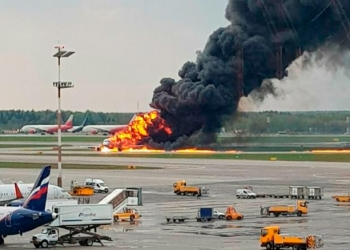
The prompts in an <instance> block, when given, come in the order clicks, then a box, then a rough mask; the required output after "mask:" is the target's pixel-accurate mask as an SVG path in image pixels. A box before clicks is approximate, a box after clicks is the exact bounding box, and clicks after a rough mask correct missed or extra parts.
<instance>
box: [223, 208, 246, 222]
mask: <svg viewBox="0 0 350 250" xmlns="http://www.w3.org/2000/svg"><path fill="white" fill-rule="evenodd" d="M243 218H244V215H243V214H241V213H238V212H237V211H236V209H235V208H234V207H233V206H228V207H227V209H226V213H225V219H226V220H242V219H243Z"/></svg>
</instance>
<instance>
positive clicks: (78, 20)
mask: <svg viewBox="0 0 350 250" xmlns="http://www.w3.org/2000/svg"><path fill="white" fill-rule="evenodd" d="M226 4H227V0H215V1H212V0H177V1H173V0H101V1H96V0H95V1H94V0H52V1H47V0H32V1H26V0H17V1H12V0H2V1H1V3H0V29H1V31H2V34H1V39H0V58H1V60H0V74H1V78H0V86H1V91H0V110H7V109H24V110H31V109H34V110H46V109H51V110H56V109H57V89H55V88H54V87H53V86H52V83H53V82H55V81H57V79H58V69H57V59H56V58H54V57H53V56H52V55H53V54H54V53H56V51H55V49H54V46H55V45H57V44H60V45H64V46H66V49H67V50H72V51H75V52H76V53H75V54H74V55H72V56H71V57H69V58H64V59H62V63H61V66H62V67H61V80H62V81H71V82H73V83H74V85H75V87H74V88H73V89H65V90H63V91H62V109H64V110H73V111H86V110H92V111H103V112H135V111H148V110H150V107H149V103H150V101H151V99H152V94H153V90H154V88H156V87H157V86H158V85H159V81H160V80H161V79H162V78H163V77H173V78H175V79H177V78H178V76H177V72H178V70H179V69H180V68H181V67H182V65H183V64H184V63H185V62H186V61H194V60H195V58H196V51H198V50H202V49H203V48H204V45H205V43H206V41H207V39H208V37H209V35H210V34H211V33H212V32H213V31H214V30H216V29H217V28H219V27H224V26H227V25H228V24H229V23H228V22H227V20H226V19H225V8H226ZM291 72H293V74H291V76H290V77H288V78H287V79H284V80H282V81H281V82H276V88H277V90H278V91H277V92H278V93H280V94H279V95H278V97H277V98H275V97H272V96H269V97H267V98H266V99H265V101H264V102H262V103H256V102H254V101H252V100H251V99H250V98H245V100H243V101H242V104H241V106H242V107H243V109H245V110H249V111H263V110H277V111H288V110H290V111H298V110H300V111H304V110H338V109H340V110H348V109H349V107H350V98H348V96H350V88H348V87H347V86H348V81H349V80H348V79H347V77H346V76H345V74H344V73H343V72H337V73H333V72H329V71H327V70H326V69H325V68H324V67H319V66H317V67H312V68H309V69H308V70H304V71H302V70H301V69H300V67H298V66H297V65H292V66H291Z"/></svg>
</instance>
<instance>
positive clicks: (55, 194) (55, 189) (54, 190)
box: [53, 188, 58, 199]
mask: <svg viewBox="0 0 350 250" xmlns="http://www.w3.org/2000/svg"><path fill="white" fill-rule="evenodd" d="M53 192H54V197H55V199H57V198H58V190H57V188H54V189H53Z"/></svg>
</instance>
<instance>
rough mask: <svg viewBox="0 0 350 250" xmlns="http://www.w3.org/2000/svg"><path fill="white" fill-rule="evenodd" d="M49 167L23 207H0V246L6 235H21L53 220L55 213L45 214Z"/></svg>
mask: <svg viewBox="0 0 350 250" xmlns="http://www.w3.org/2000/svg"><path fill="white" fill-rule="evenodd" d="M50 172H51V166H46V167H44V168H43V169H42V170H41V173H40V175H39V177H38V179H37V180H36V182H35V184H34V186H33V190H32V191H31V192H30V195H29V197H28V198H27V199H26V201H25V202H24V204H23V207H0V245H3V244H4V237H6V236H8V235H17V234H20V235H22V234H23V233H25V232H28V231H31V230H33V229H35V228H37V227H40V226H43V225H45V224H47V223H50V222H51V221H53V220H55V219H56V218H57V216H58V214H56V213H48V212H45V205H46V199H47V189H48V185H49V179H50Z"/></svg>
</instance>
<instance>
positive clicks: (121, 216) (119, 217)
mask: <svg viewBox="0 0 350 250" xmlns="http://www.w3.org/2000/svg"><path fill="white" fill-rule="evenodd" d="M113 216H114V222H117V221H130V222H132V221H134V220H138V219H140V218H141V217H142V215H141V214H139V212H138V211H137V210H136V209H135V208H128V207H124V208H123V210H122V211H120V212H118V213H116V214H113Z"/></svg>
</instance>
